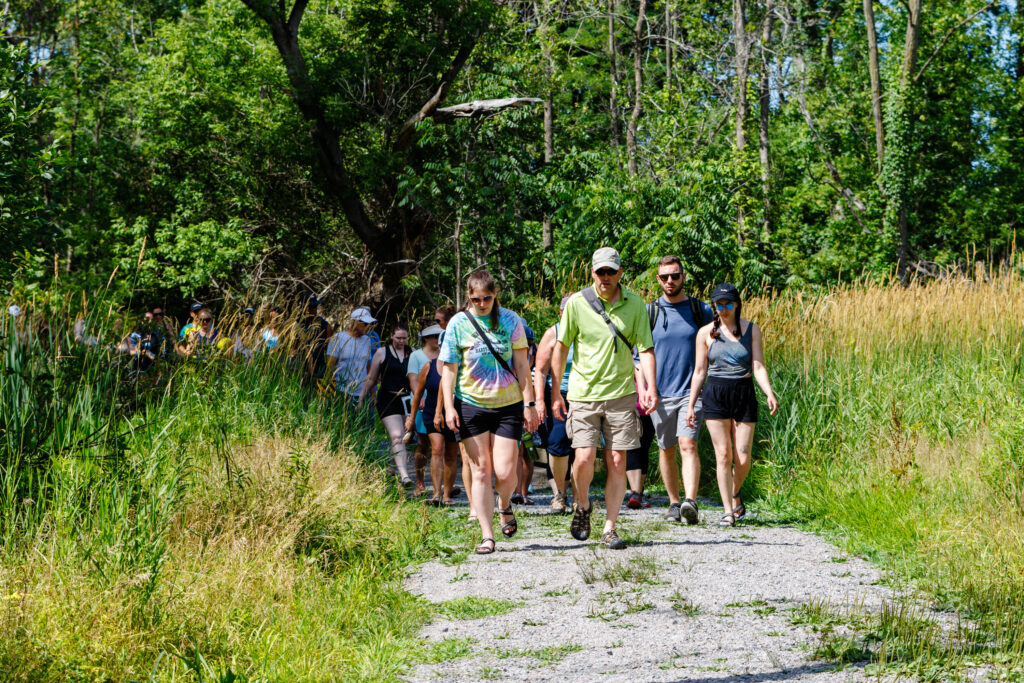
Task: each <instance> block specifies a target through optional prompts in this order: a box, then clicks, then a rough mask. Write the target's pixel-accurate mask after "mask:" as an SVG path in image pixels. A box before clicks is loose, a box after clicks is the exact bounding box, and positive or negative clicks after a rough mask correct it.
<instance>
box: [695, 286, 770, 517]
mask: <svg viewBox="0 0 1024 683" xmlns="http://www.w3.org/2000/svg"><path fill="white" fill-rule="evenodd" d="M711 301H712V303H713V305H714V320H713V322H711V323H709V324H707V325H705V326H704V327H702V328H701V329H700V332H698V334H697V360H696V365H695V369H694V372H693V380H692V382H691V385H690V400H689V405H688V407H687V411H686V423H687V424H688V425H689V426H690V428H691V429H696V427H697V402H698V401H699V400H700V399H701V398H703V399H704V422H705V423H706V424H707V426H708V433H709V434H710V435H711V442H712V443H713V444H714V446H715V461H716V467H717V475H718V492H719V494H720V495H721V496H722V507H723V508H724V509H725V514H724V515H722V519H721V520H720V521H719V523H718V525H719V526H733V525H734V524H735V523H736V522H737V521H739V520H741V519H743V518H744V517H745V516H746V515H747V506H746V505H745V504H744V502H743V496H742V495H740V488H741V487H742V486H743V481H744V480H745V479H746V477H747V474H748V473H749V472H750V449H751V445H752V444H753V443H754V426H755V425H756V423H757V395H756V394H755V393H754V380H757V384H758V385H759V386H760V387H761V390H762V391H764V394H765V397H766V398H767V402H768V410H769V411H770V413H771V414H772V415H774V414H775V412H776V411H777V410H778V409H779V403H778V401H776V400H775V394H774V393H773V392H772V385H771V382H769V381H768V370H767V369H766V368H765V366H764V353H763V346H762V343H761V328H759V327H758V326H757V325H755V324H754V323H752V322H750V321H749V320H744V319H743V318H742V317H741V313H742V311H743V302H742V301H741V300H740V293H739V290H737V289H736V288H735V287H734V286H732V285H730V284H728V283H723V284H720V285H718V286H716V287H715V289H714V292H712V294H711ZM705 377H706V378H707V384H706V385H705V384H704V379H705Z"/></svg>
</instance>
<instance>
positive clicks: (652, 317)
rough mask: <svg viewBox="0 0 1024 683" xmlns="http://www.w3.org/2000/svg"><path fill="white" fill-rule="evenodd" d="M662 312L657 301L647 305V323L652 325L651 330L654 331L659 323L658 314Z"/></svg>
mask: <svg viewBox="0 0 1024 683" xmlns="http://www.w3.org/2000/svg"><path fill="white" fill-rule="evenodd" d="M660 312H661V306H659V305H658V302H657V301H652V302H651V303H649V304H647V322H649V323H650V324H651V330H652V331H653V330H654V325H655V324H656V323H657V322H658V313H660Z"/></svg>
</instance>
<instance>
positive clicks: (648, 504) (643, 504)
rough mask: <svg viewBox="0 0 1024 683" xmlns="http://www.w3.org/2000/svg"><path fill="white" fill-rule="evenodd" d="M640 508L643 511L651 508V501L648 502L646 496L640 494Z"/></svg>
mask: <svg viewBox="0 0 1024 683" xmlns="http://www.w3.org/2000/svg"><path fill="white" fill-rule="evenodd" d="M640 507H642V508H643V509H645V510H646V509H647V508H649V507H651V501H650V500H648V499H647V496H645V495H644V494H642V493H641V494H640Z"/></svg>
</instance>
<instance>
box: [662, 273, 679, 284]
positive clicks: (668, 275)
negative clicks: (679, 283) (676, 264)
mask: <svg viewBox="0 0 1024 683" xmlns="http://www.w3.org/2000/svg"><path fill="white" fill-rule="evenodd" d="M682 276H683V274H682V273H665V274H664V275H662V274H659V275H658V279H659V280H661V281H662V282H668V281H669V280H673V281H674V280H678V279H679V278H681V277H682Z"/></svg>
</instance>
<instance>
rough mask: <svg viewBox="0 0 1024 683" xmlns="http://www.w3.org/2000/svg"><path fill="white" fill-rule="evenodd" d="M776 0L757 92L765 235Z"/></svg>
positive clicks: (769, 10) (770, 0)
mask: <svg viewBox="0 0 1024 683" xmlns="http://www.w3.org/2000/svg"><path fill="white" fill-rule="evenodd" d="M774 12H775V2H774V0H765V6H764V27H763V28H762V29H761V80H760V83H759V85H758V92H757V108H758V114H759V123H760V125H759V126H758V133H759V139H760V148H761V194H762V198H763V201H764V237H765V238H767V237H768V236H769V235H771V233H772V219H771V187H770V185H771V183H770V180H771V165H772V159H771V145H770V142H771V141H770V138H769V135H768V124H769V122H770V120H769V116H770V114H771V80H770V78H769V73H768V60H769V56H770V55H769V53H768V46H769V44H771V40H772V22H773V21H774V18H775V17H774Z"/></svg>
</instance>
